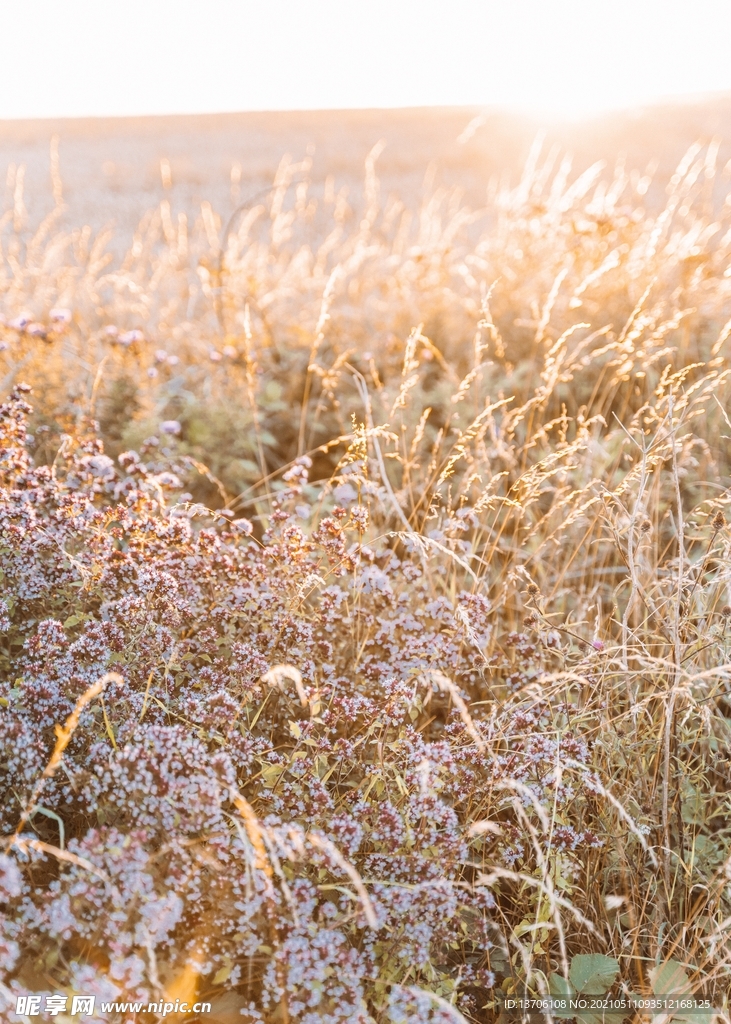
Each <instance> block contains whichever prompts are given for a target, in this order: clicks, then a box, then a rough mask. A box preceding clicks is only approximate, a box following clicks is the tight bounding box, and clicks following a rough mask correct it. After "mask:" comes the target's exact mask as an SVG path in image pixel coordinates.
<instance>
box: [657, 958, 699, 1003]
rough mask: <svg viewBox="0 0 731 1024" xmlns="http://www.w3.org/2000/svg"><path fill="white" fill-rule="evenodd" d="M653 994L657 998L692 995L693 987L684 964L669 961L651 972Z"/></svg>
mask: <svg viewBox="0 0 731 1024" xmlns="http://www.w3.org/2000/svg"><path fill="white" fill-rule="evenodd" d="M650 984H651V985H652V994H653V995H656V996H676V995H683V996H685V995H692V993H693V986H692V985H691V983H690V981H689V980H688V975H687V974H686V973H685V968H684V966H683V964H681V963H678V961H677V960H667V961H666V962H665V963H664V964H659V965H658V966H657V967H653V969H652V970H651V971H650Z"/></svg>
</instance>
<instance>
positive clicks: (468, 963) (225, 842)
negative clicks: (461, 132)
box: [0, 146, 731, 1024]
mask: <svg viewBox="0 0 731 1024" xmlns="http://www.w3.org/2000/svg"><path fill="white" fill-rule="evenodd" d="M376 155H377V154H375V153H374V154H372V157H371V158H370V159H369V161H368V163H367V165H366V170H365V174H366V182H365V190H364V195H365V201H364V204H363V207H362V209H358V210H357V211H355V210H353V209H351V207H350V206H349V205H348V202H347V199H346V197H345V196H344V195H343V194H342V193H338V191H337V187H336V186H335V185H333V186H332V187H330V188H329V189H328V190H327V191H326V194H325V197H324V200H322V201H318V202H315V201H314V200H312V199H311V198H310V197H309V194H308V183H307V173H308V167H307V164H306V163H303V164H300V165H294V164H291V163H286V162H285V163H283V164H282V166H281V167H280V170H279V172H278V174H277V178H276V180H275V183H274V186H273V188H272V189H271V190H270V191H269V192H268V193H266V194H265V195H262V196H260V197H259V198H258V199H256V200H255V201H253V202H252V203H250V204H247V205H246V207H245V208H244V209H241V210H239V211H238V212H237V213H236V215H235V216H233V217H232V218H231V219H230V220H229V222H228V223H225V222H224V221H223V220H222V218H221V217H219V216H218V215H217V214H216V212H215V211H214V210H213V209H212V208H211V207H210V206H208V205H206V204H204V206H203V208H202V210H201V216H200V218H199V220H198V221H197V222H196V223H189V222H188V219H187V217H186V216H185V215H184V214H182V213H181V214H179V213H178V212H177V211H175V210H174V209H172V208H171V206H170V204H169V202H167V201H164V202H163V203H162V204H161V205H160V206H159V207H158V208H157V209H155V210H153V211H151V212H150V213H149V214H148V215H147V216H146V217H145V218H144V220H143V221H142V223H141V224H140V227H139V230H138V232H137V234H136V236H135V238H134V241H133V244H132V246H131V248H130V249H129V252H128V253H127V254H126V255H125V256H124V258H123V259H121V260H113V259H112V258H111V257H110V256H108V255H107V253H106V250H107V247H108V245H109V237H108V235H107V234H102V235H100V236H98V237H92V235H91V232H90V231H89V230H88V229H84V228H77V229H70V228H68V227H66V226H64V221H63V206H62V202H61V191H60V189H57V190H56V195H57V204H56V207H55V209H54V210H53V211H52V212H51V214H50V215H49V217H48V218H47V219H46V221H45V222H44V223H43V225H42V227H41V228H40V229H39V230H38V231H37V232H35V233H33V234H32V235H28V234H27V233H26V232H25V228H24V216H25V213H24V204H23V196H22V192H21V191H20V190H19V189H16V194H15V200H14V204H13V205H12V207H11V208H9V209H8V211H7V212H6V214H5V216H4V217H3V219H2V220H1V221H0V225H1V230H0V242H1V245H2V248H1V250H0V311H1V312H2V317H3V321H2V325H1V326H0V338H1V339H2V343H1V348H2V351H0V373H1V374H2V395H3V398H4V404H3V405H2V408H1V409H0V433H2V441H1V448H0V485H1V486H2V504H1V505H0V581H1V582H0V594H1V596H2V604H1V605H0V612H1V618H0V627H1V629H2V633H1V636H0V787H1V788H2V794H3V799H2V802H1V805H0V816H2V819H3V820H2V829H1V830H0V831H1V832H2V839H0V842H2V852H0V909H1V911H2V916H1V918H0V1001H4V1005H5V1010H4V1011H3V1012H4V1013H5V1014H6V1015H7V1018H8V1019H15V1017H14V1016H13V1015H12V1013H11V1009H12V1007H13V1006H14V999H15V994H16V993H26V992H29V991H32V992H68V993H78V992H88V993H95V994H97V995H98V996H99V997H100V998H119V999H129V1000H135V999H140V1000H145V1001H147V1000H148V999H149V1000H154V999H156V998H159V997H163V996H164V997H165V998H170V999H175V998H179V999H187V998H190V999H191V1000H192V999H193V998H204V999H210V1000H211V1002H212V1003H213V1008H214V1009H213V1014H212V1015H211V1016H210V1017H206V1018H202V1019H208V1020H219V1021H222V1022H232V1021H236V1020H240V1021H248V1022H253V1021H265V1022H271V1024H275V1022H276V1024H287V1022H290V1024H295V1022H297V1024H320V1022H322V1024H325V1022H327V1024H336V1022H337V1024H345V1022H349V1024H356V1022H361V1024H366V1022H368V1024H406V1022H407V1021H408V1022H412V1021H418V1022H424V1024H437V1022H439V1024H447V1022H450V1021H485V1022H487V1021H490V1022H491V1021H495V1020H497V1019H498V1018H500V1019H501V1021H505V1020H506V1019H507V1018H506V1015H505V1012H504V1011H501V1004H502V1001H503V1000H504V999H505V997H508V996H511V995H514V994H516V993H525V992H527V993H533V994H541V993H546V992H549V991H551V992H555V993H564V992H567V991H579V992H584V993H595V994H597V993H598V994H602V993H606V992H609V993H612V994H613V995H621V994H622V993H623V992H624V993H630V992H631V993H638V994H642V995H652V994H653V993H655V994H669V993H688V992H695V993H697V994H698V995H699V997H700V996H703V997H707V998H708V999H709V1000H710V1001H711V1003H712V1004H713V1006H714V1007H716V1009H717V1011H718V1012H719V1014H721V1015H722V1019H726V1020H727V1019H728V1013H729V1007H728V991H729V987H730V981H731V870H730V869H731V785H730V781H731V748H730V744H731V690H730V687H729V680H730V679H731V674H730V670H731V657H730V654H731V652H730V651H729V647H730V645H731V563H730V561H729V557H730V543H729V531H728V528H727V526H726V519H727V511H726V506H727V505H728V504H729V501H731V489H730V485H729V470H730V468H731V458H730V457H729V454H728V453H729V435H731V423H730V422H729V418H728V415H727V411H726V410H727V406H728V395H729V385H728V377H729V372H730V371H731V364H730V363H729V360H728V347H729V345H730V344H731V339H729V335H731V203H730V204H728V205H726V206H724V208H723V210H722V211H720V213H717V215H716V216H715V217H714V213H713V209H712V206H711V204H710V203H709V200H708V197H709V195H710V193H711V191H712V189H713V187H714V176H715V174H716V161H715V157H716V151H715V149H714V147H713V146H710V147H706V148H702V147H700V146H696V147H693V149H692V150H691V151H690V152H689V153H688V155H687V156H686V158H685V159H684V161H683V163H682V164H681V166H680V167H679V168H678V170H677V172H676V174H675V175H674V177H673V178H672V180H671V181H670V182H669V183H668V185H667V195H666V205H665V208H664V209H663V210H662V211H661V212H660V213H659V214H658V213H656V212H651V211H649V210H648V209H647V207H646V206H645V205H644V197H645V195H646V193H647V189H648V184H649V182H648V181H647V179H646V178H645V177H643V176H642V175H640V174H638V173H630V172H625V171H624V170H623V169H619V170H617V172H616V173H615V174H614V175H612V174H606V173H605V172H604V171H603V170H602V168H601V167H593V168H591V169H590V170H589V171H587V172H586V173H584V174H582V175H581V176H579V177H575V176H572V174H571V169H570V162H569V161H564V162H562V163H557V164H554V163H553V162H552V161H551V160H550V159H543V158H542V157H541V155H540V152H539V151H538V150H537V149H536V150H534V152H533V154H532V156H531V159H530V160H529V162H528V165H527V166H526V169H525V173H524V175H523V177H522V180H521V181H520V182H519V183H518V184H517V185H514V186H510V187H509V186H507V185H505V184H502V185H499V186H498V185H495V186H494V187H492V188H491V189H490V190H489V191H488V194H487V199H486V203H485V206H484V208H482V209H476V210H472V209H467V208H466V207H465V206H464V205H463V204H462V201H461V197H460V195H459V193H458V192H456V191H445V190H440V189H436V190H432V191H428V192H426V193H425V195H424V197H423V201H422V202H421V205H420V206H419V207H418V208H409V207H408V206H406V205H404V203H402V202H400V201H399V200H398V199H397V198H394V197H383V196H381V195H380V192H379V185H378V179H377V174H376ZM723 1015H725V1016H723ZM49 1019H51V1018H49ZM99 1019H103V1018H99ZM119 1019H120V1020H121V1019H123V1018H122V1017H120V1018H119ZM139 1019H152V1017H148V1018H145V1017H140V1018H139ZM613 1019H615V1020H616V1021H617V1024H619V1020H620V1019H621V1015H620V1016H619V1017H615V1018H613ZM658 1019H659V1018H658ZM677 1019H685V1020H687V1021H691V1022H698V1024H700V1021H701V1020H710V1017H708V1016H707V1015H706V1016H702V1015H699V1014H698V1013H696V1014H695V1015H694V1014H693V1013H686V1015H685V1017H682V1016H677ZM599 1020H600V1018H599V1017H597V1016H592V1015H591V1014H588V1013H585V1014H583V1016H581V1017H580V1018H579V1024H598V1022H599Z"/></svg>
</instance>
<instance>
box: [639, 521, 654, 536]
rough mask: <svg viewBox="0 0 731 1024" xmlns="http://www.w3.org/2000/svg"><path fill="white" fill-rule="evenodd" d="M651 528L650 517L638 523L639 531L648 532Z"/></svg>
mask: <svg viewBox="0 0 731 1024" xmlns="http://www.w3.org/2000/svg"><path fill="white" fill-rule="evenodd" d="M651 530H652V521H651V520H650V519H643V520H642V522H641V523H640V532H641V533H650V531H651Z"/></svg>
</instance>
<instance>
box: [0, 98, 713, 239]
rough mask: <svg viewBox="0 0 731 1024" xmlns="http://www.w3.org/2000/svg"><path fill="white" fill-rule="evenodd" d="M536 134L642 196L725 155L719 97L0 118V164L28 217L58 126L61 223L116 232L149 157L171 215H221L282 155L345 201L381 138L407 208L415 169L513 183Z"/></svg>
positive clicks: (354, 199)
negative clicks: (635, 179)
mask: <svg viewBox="0 0 731 1024" xmlns="http://www.w3.org/2000/svg"><path fill="white" fill-rule="evenodd" d="M470 124H471V126H472V127H471V130H470V132H465V129H466V128H467V126H468V125H470ZM541 133H545V139H544V142H543V153H544V155H547V154H549V153H550V152H551V150H552V149H553V150H554V151H555V152H556V153H559V152H561V153H565V152H570V153H572V154H573V156H574V161H573V168H574V170H575V171H579V170H581V169H583V168H585V167H586V166H588V165H589V164H591V163H593V162H594V161H595V160H604V161H606V162H607V164H608V165H610V166H611V165H613V164H614V163H615V161H616V160H617V159H618V158H620V157H621V156H622V155H624V158H625V160H626V164H627V166H628V167H630V168H637V169H638V170H640V171H642V172H644V171H645V170H646V169H647V168H648V166H649V165H653V164H656V167H657V170H656V173H655V185H654V186H653V191H652V192H651V196H650V199H651V202H652V201H655V202H658V201H660V200H661V196H662V191H663V189H664V185H665V183H666V182H667V180H668V178H669V177H670V175H671V174H672V172H673V170H674V168H675V167H676V166H677V163H678V161H679V160H680V159H681V157H682V156H683V154H684V152H685V151H686V150H687V148H688V147H689V146H690V145H691V144H692V143H693V142H694V141H696V140H699V141H703V142H709V141H711V140H712V139H714V138H717V139H718V141H719V144H720V149H719V166H721V167H723V166H724V164H725V163H726V161H727V160H728V159H729V158H730V157H731V96H717V97H710V98H705V99H703V100H694V101H690V100H689V101H687V102H683V103H679V102H676V103H667V104H663V105H658V106H653V107H646V108H642V109H637V110H631V111H622V112H617V113H612V114H606V115H602V116H600V117H595V118H593V119H590V120H586V121H582V122H573V123H563V124H561V123H553V124H551V123H542V122H541V121H540V120H539V119H537V118H531V117H528V116H523V115H513V114H509V113H506V112H505V111H500V110H487V111H479V110H475V109H468V108H463V109H451V108H449V109H438V108H435V109H413V110H367V111H314V112H304V113H302V112H291V113H287V112H276V113H243V114H211V115H196V116H175V117H145V118H110V119H80V120H60V121H3V122H0V171H2V170H5V171H7V172H8V173H7V176H6V180H7V187H6V197H5V201H6V204H7V203H8V202H10V201H11V199H12V193H13V192H14V191H15V186H16V181H17V179H16V168H18V167H19V166H21V165H25V172H24V174H25V183H24V194H25V204H26V206H27V208H28V213H29V224H33V223H37V222H38V220H39V219H40V218H41V216H42V215H43V214H44V213H46V212H47V211H48V210H49V209H50V208H51V206H52V200H51V187H50V177H49V145H50V140H51V138H52V136H53V135H54V134H57V135H58V136H59V139H60V146H59V150H60V170H61V175H62V178H63V185H64V201H65V202H66V203H67V205H68V219H69V222H70V223H74V224H79V223H89V224H91V225H92V226H94V227H95V228H99V227H101V226H102V225H103V224H106V223H109V222H110V221H113V222H114V223H115V224H116V225H117V227H118V228H119V229H121V233H122V235H127V236H128V233H129V232H130V231H131V230H133V229H134V227H135V226H136V224H137V222H138V221H139V218H140V216H141V215H142V213H144V211H145V210H146V209H149V208H150V207H151V206H154V205H156V204H157V203H158V202H159V201H160V199H161V198H162V197H163V195H165V189H164V188H163V182H162V179H161V173H160V161H161V160H162V159H167V160H168V161H169V163H170V169H171V181H172V184H171V186H170V188H169V190H168V193H169V198H170V199H171V202H172V203H173V205H174V207H176V208H178V209H186V210H191V211H192V210H195V209H197V208H199V205H200V203H201V201H202V200H208V201H210V202H211V203H212V205H213V207H214V209H216V210H217V211H218V212H220V213H221V214H222V215H224V216H225V214H226V212H227V211H229V210H231V209H233V207H234V206H235V204H236V201H237V200H238V199H240V198H245V197H246V196H247V195H249V194H250V193H252V192H255V191H256V190H257V189H261V188H264V187H266V186H268V185H269V184H270V183H271V181H272V179H273V176H274V174H275V171H276V169H277V166H278V164H279V162H280V160H281V158H282V156H283V155H284V154H287V153H288V154H290V156H291V157H292V159H293V160H295V161H296V160H300V159H302V158H303V157H305V156H306V155H307V154H308V153H309V154H311V156H312V161H313V163H312V170H311V177H312V180H313V188H314V189H315V191H318V190H319V189H322V188H323V187H324V185H325V181H326V179H327V177H328V176H332V178H333V179H334V186H335V188H336V189H337V188H341V187H343V186H345V187H347V188H348V190H349V198H350V201H351V203H353V204H354V205H356V206H357V204H358V197H359V195H360V194H361V193H362V187H363V169H364V161H365V158H366V155H367V154H368V152H369V151H370V150H371V148H372V147H373V146H374V144H376V143H377V142H378V141H379V140H383V141H384V142H385V147H384V149H383V151H382V153H381V155H380V156H379V159H378V164H377V172H378V176H379V178H380V181H381V188H382V191H383V192H386V193H388V192H393V193H396V194H398V195H399V196H400V197H401V198H403V199H405V200H406V201H407V202H414V201H415V199H416V198H417V197H418V194H419V192H420V190H421V187H422V184H423V181H424V176H425V173H428V174H429V175H430V176H433V177H434V179H435V181H436V182H437V183H440V182H441V183H444V184H445V185H450V186H451V185H459V186H461V187H462V188H463V189H464V192H465V198H466V201H467V202H469V203H470V204H472V205H479V204H480V203H481V202H482V200H483V198H484V196H485V189H486V186H487V184H488V183H489V181H490V179H491V178H493V177H494V176H495V175H507V176H508V177H509V178H510V179H512V180H517V179H518V177H519V174H520V170H521V168H522V166H523V165H524V163H525V160H526V158H527V156H528V153H529V151H530V148H531V145H532V143H533V141H534V140H535V139H536V137H537V136H538V135H540V134H541ZM468 135H469V138H468V137H467V136H468ZM458 140H459V141H458ZM237 166H238V167H239V168H240V171H237V170H236V169H235V168H236V167H237ZM232 168H234V182H233V184H232ZM237 174H240V181H239V183H238V185H237V184H236V180H235V179H236V176H237ZM710 187H712V189H713V201H714V203H715V205H718V203H719V202H720V201H722V198H723V197H724V196H725V188H726V181H725V180H723V179H722V176H717V177H716V180H715V182H714V183H713V184H712V186H711V185H710V184H709V188H710ZM8 192H9V193H11V194H10V195H8V194H7V193H8Z"/></svg>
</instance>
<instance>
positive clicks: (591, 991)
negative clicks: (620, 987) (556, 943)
mask: <svg viewBox="0 0 731 1024" xmlns="http://www.w3.org/2000/svg"><path fill="white" fill-rule="evenodd" d="M618 974H619V961H618V960H615V959H614V957H613V956H604V955H603V954H602V953H579V954H577V956H575V957H574V958H573V959H572V961H571V966H570V968H569V978H570V979H571V984H572V985H573V986H574V987H575V988H576V989H577V991H579V992H583V993H585V994H586V995H591V996H601V995H604V993H605V992H607V991H608V990H609V989H610V988H611V987H612V984H613V983H614V979H615V978H616V977H617V975H618Z"/></svg>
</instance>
